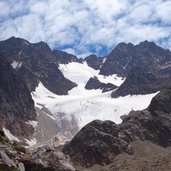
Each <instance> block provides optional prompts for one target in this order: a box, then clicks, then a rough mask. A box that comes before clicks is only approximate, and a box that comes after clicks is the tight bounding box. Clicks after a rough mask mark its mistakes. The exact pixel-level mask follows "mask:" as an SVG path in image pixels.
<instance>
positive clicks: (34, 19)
mask: <svg viewBox="0 0 171 171" xmlns="http://www.w3.org/2000/svg"><path fill="white" fill-rule="evenodd" d="M170 7H171V1H170V0H105V1H104V0H94V1H92V0H62V1H59V0H42V1H39V0H28V1H27V0H13V1H11V0H2V1H0V10H1V13H0V39H1V40H2V39H7V38H9V37H11V36H16V37H22V38H25V39H27V40H29V41H30V42H38V41H45V42H47V43H48V44H49V45H50V46H51V47H52V48H56V49H61V50H66V51H68V52H73V53H75V54H76V55H79V56H85V55H88V54H90V53H96V54H97V55H104V54H105V53H106V51H110V50H111V49H112V48H113V47H114V46H115V45H116V44H118V43H119V42H132V43H135V44H137V43H139V42H140V41H144V40H146V39H147V40H150V41H154V42H156V43H157V44H159V45H162V46H163V47H165V48H170V49H171V29H170V28H171V15H170V14H171V8H170Z"/></svg>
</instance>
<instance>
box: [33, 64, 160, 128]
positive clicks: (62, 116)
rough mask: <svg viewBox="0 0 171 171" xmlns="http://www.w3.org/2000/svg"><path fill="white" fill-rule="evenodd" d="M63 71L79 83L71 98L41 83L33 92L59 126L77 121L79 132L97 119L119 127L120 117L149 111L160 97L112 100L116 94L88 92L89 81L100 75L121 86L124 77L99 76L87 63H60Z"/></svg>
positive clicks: (140, 96)
mask: <svg viewBox="0 0 171 171" xmlns="http://www.w3.org/2000/svg"><path fill="white" fill-rule="evenodd" d="M60 70H61V71H62V73H63V74H64V76H65V77H66V78H68V79H70V80H71V81H73V82H75V83H77V84H78V86H77V87H75V88H73V89H72V90H70V91H69V94H68V95H63V96H59V95H56V94H54V93H52V92H50V91H49V90H48V89H46V88H45V87H44V86H43V84H42V83H41V82H40V83H39V85H38V87H37V88H36V90H35V91H34V92H32V97H33V99H34V101H35V104H36V107H38V108H39V109H42V108H46V109H48V110H49V111H50V112H51V113H52V115H53V116H50V117H52V118H53V120H56V121H57V123H58V124H61V121H62V120H67V121H68V123H70V124H73V119H74V123H77V125H78V128H79V129H81V128H82V127H83V126H85V125H86V124H87V123H89V122H91V121H93V120H95V119H100V120H112V121H114V122H115V123H117V124H118V123H121V121H122V120H121V118H120V116H122V115H125V114H128V113H129V112H130V111H131V110H142V109H145V108H146V107H147V106H148V105H149V104H150V101H151V99H152V98H153V97H154V96H155V95H156V94H157V93H154V94H148V95H134V96H130V95H128V96H125V97H119V98H114V99H112V98H111V97H110V96H111V93H112V92H106V93H102V91H101V90H86V89H85V88H84V87H85V85H86V83H87V81H88V80H89V78H90V77H94V76H96V77H98V79H99V80H100V81H101V82H104V83H112V84H115V85H117V86H119V85H121V84H122V82H123V81H124V78H121V77H117V75H112V76H109V77H105V76H102V75H99V74H98V73H99V71H98V70H94V69H92V68H91V67H89V66H88V65H87V64H86V63H83V64H81V63H76V62H72V63H69V64H66V65H64V64H60ZM61 127H62V124H61ZM71 128H72V127H71Z"/></svg>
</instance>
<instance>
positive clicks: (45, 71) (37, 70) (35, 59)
mask: <svg viewBox="0 0 171 171" xmlns="http://www.w3.org/2000/svg"><path fill="white" fill-rule="evenodd" d="M0 51H1V52H2V53H3V55H4V56H5V57H6V58H7V59H8V60H9V62H10V63H11V64H12V66H13V67H14V69H16V71H17V73H18V75H19V76H21V77H22V78H23V80H24V81H25V83H26V84H27V86H28V88H29V90H30V91H33V90H34V89H35V88H36V87H37V85H38V83H39V81H41V82H42V83H43V84H44V86H45V87H47V88H48V89H49V90H51V91H52V92H54V93H56V94H60V95H62V94H67V93H68V91H69V90H70V89H72V88H73V87H75V86H76V84H75V83H73V82H71V81H70V80H68V79H66V78H65V77H64V76H63V74H62V73H61V72H60V70H59V69H58V64H57V62H56V63H55V62H54V58H55V57H54V53H53V52H52V51H51V49H50V48H49V46H48V45H47V44H46V43H44V42H40V43H35V44H31V43H29V42H28V41H26V40H24V39H20V38H14V37H12V38H10V39H8V40H6V41H1V42H0ZM55 59H56V58H55Z"/></svg>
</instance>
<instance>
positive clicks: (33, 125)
mask: <svg viewBox="0 0 171 171" xmlns="http://www.w3.org/2000/svg"><path fill="white" fill-rule="evenodd" d="M26 123H27V124H29V125H31V126H32V127H33V128H36V127H37V125H38V122H37V121H28V122H26Z"/></svg>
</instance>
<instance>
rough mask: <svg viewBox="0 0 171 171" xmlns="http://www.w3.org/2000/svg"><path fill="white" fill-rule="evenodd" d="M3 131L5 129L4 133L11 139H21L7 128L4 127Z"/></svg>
mask: <svg viewBox="0 0 171 171" xmlns="http://www.w3.org/2000/svg"><path fill="white" fill-rule="evenodd" d="M3 131H4V134H5V136H6V137H7V138H8V139H9V140H10V141H18V142H19V141H20V140H19V139H18V138H17V137H15V136H14V135H12V134H11V132H10V131H9V130H8V129H6V128H3Z"/></svg>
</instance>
